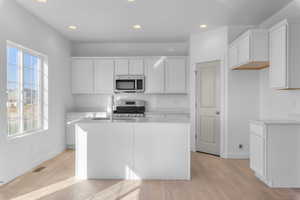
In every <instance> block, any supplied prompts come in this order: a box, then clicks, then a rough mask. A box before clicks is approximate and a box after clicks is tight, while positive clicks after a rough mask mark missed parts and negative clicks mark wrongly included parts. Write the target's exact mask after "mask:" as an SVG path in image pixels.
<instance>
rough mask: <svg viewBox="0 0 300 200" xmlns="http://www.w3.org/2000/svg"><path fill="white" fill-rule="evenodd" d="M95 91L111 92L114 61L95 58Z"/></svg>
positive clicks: (99, 92) (101, 92)
mask: <svg viewBox="0 0 300 200" xmlns="http://www.w3.org/2000/svg"><path fill="white" fill-rule="evenodd" d="M94 80H95V93H98V94H111V93H113V86H114V61H113V60H95V73H94Z"/></svg>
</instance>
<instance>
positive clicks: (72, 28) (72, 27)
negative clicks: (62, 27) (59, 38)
mask: <svg viewBox="0 0 300 200" xmlns="http://www.w3.org/2000/svg"><path fill="white" fill-rule="evenodd" d="M68 28H69V29H71V30H76V29H77V26H74V25H70V26H68Z"/></svg>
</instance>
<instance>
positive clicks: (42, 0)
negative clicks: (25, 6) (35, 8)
mask: <svg viewBox="0 0 300 200" xmlns="http://www.w3.org/2000/svg"><path fill="white" fill-rule="evenodd" d="M36 2H38V3H47V0H36Z"/></svg>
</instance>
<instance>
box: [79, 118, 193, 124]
mask: <svg viewBox="0 0 300 200" xmlns="http://www.w3.org/2000/svg"><path fill="white" fill-rule="evenodd" d="M78 123H80V124H82V123H187V124H189V123H190V120H189V118H147V117H145V118H144V117H142V118H113V119H110V118H95V119H93V118H89V119H83V120H81V121H79V122H78Z"/></svg>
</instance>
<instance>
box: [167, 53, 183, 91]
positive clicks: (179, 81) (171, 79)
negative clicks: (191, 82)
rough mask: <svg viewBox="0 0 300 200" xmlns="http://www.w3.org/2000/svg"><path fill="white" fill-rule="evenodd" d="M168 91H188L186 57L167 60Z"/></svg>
mask: <svg viewBox="0 0 300 200" xmlns="http://www.w3.org/2000/svg"><path fill="white" fill-rule="evenodd" d="M165 72H166V81H165V83H166V88H165V90H166V92H167V93H185V92H186V89H187V88H186V83H187V81H186V60H185V59H184V58H168V59H167V60H166V70H165Z"/></svg>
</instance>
